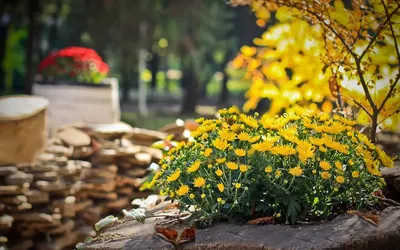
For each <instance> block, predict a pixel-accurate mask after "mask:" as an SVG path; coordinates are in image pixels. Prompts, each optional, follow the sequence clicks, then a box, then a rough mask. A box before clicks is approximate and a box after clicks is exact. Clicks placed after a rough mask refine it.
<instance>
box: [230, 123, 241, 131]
mask: <svg viewBox="0 0 400 250" xmlns="http://www.w3.org/2000/svg"><path fill="white" fill-rule="evenodd" d="M231 130H232V131H233V132H235V133H237V132H239V131H240V130H241V127H240V124H237V123H234V124H232V125H231Z"/></svg>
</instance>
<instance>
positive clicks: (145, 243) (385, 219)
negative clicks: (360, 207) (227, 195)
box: [85, 207, 400, 250]
mask: <svg viewBox="0 0 400 250" xmlns="http://www.w3.org/2000/svg"><path fill="white" fill-rule="evenodd" d="M159 221H160V220H159V219H158V220H157V219H155V218H149V219H147V220H146V222H145V224H140V223H138V222H135V221H127V222H124V223H122V224H119V225H117V226H115V227H113V228H111V229H109V230H107V231H105V232H104V233H102V234H100V236H98V237H97V238H96V239H95V241H93V242H91V243H90V244H86V248H85V249H87V250H100V249H101V250H114V249H135V250H140V249H171V250H172V249H175V248H174V247H173V246H172V244H170V243H168V242H166V241H164V240H162V239H161V238H159V237H157V236H155V234H154V226H155V224H156V223H157V222H159ZM399 229H400V207H389V208H387V209H385V210H384V211H382V213H381V214H380V222H379V223H378V225H377V226H375V225H373V224H371V223H369V222H367V221H365V220H364V219H362V218H360V217H358V216H355V215H340V216H338V217H336V218H335V219H334V220H333V221H330V222H326V223H321V224H317V225H301V226H299V225H297V226H287V225H264V226H257V225H235V224H227V223H222V224H216V225H214V226H213V227H211V228H207V229H199V230H197V232H196V240H195V241H194V242H189V243H186V244H183V245H181V247H180V249H187V250H195V249H196V250H200V249H204V250H206V249H207V250H208V249H217V250H228V249H239V250H240V249H246V250H247V249H255V250H257V249H264V250H267V249H269V250H273V249H298V250H300V249H301V250H303V249H304V250H306V249H307V250H308V249H332V250H333V249H346V250H347V249H356V250H357V249H359V250H361V249H362V250H365V249H380V250H384V249H388V250H389V249H399V246H400V230H399Z"/></svg>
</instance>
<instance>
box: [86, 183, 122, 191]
mask: <svg viewBox="0 0 400 250" xmlns="http://www.w3.org/2000/svg"><path fill="white" fill-rule="evenodd" d="M115 187H116V183H115V181H109V182H107V183H101V184H93V183H88V184H86V185H85V189H86V190H94V191H103V192H111V191H114V189H115Z"/></svg>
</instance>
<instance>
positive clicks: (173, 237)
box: [155, 226, 196, 246]
mask: <svg viewBox="0 0 400 250" xmlns="http://www.w3.org/2000/svg"><path fill="white" fill-rule="evenodd" d="M155 234H156V235H157V236H159V237H161V238H162V239H163V240H166V241H168V242H171V243H172V244H174V245H175V246H178V245H180V244H183V243H185V242H189V241H193V240H195V237H196V228H194V227H186V228H185V229H184V230H183V231H182V232H181V233H180V234H179V232H178V231H177V230H175V229H173V228H169V227H163V226H155Z"/></svg>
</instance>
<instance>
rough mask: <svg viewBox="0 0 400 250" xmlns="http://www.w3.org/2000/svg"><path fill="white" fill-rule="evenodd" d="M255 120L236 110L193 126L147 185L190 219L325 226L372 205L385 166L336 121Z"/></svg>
mask: <svg viewBox="0 0 400 250" xmlns="http://www.w3.org/2000/svg"><path fill="white" fill-rule="evenodd" d="M294 110H295V111H294V112H293V113H287V114H284V115H283V116H276V117H273V118H268V119H261V120H258V119H257V118H256V117H252V116H247V115H245V114H242V113H240V112H239V110H238V109H237V108H236V107H231V108H229V109H228V110H226V109H223V110H220V111H219V114H220V116H221V118H220V119H211V120H205V119H203V118H200V119H198V120H197V122H198V123H199V124H200V127H199V128H198V129H197V130H196V131H194V132H193V137H194V140H193V141H189V142H187V143H183V142H182V143H180V144H179V145H178V146H177V147H176V148H174V149H172V150H170V151H169V153H168V155H167V156H166V157H164V158H163V159H162V160H161V162H160V164H161V171H160V172H158V173H157V174H156V175H155V177H154V179H153V181H152V182H153V184H155V185H156V186H158V187H159V188H160V190H161V191H162V192H164V193H165V194H168V195H169V196H170V197H172V198H173V199H177V200H179V202H180V204H181V206H182V209H183V210H192V211H193V210H194V215H195V216H196V217H197V218H211V219H214V218H220V219H221V218H222V219H228V220H237V219H239V220H247V219H250V218H255V217H259V216H275V217H276V218H277V220H281V221H282V222H285V221H286V222H287V221H291V222H292V223H294V222H295V221H296V220H298V219H302V220H305V219H329V218H330V216H332V215H333V214H335V213H340V212H344V211H346V210H347V209H364V208H368V207H370V206H373V205H374V204H375V203H376V202H377V200H376V198H375V197H374V192H376V191H378V190H380V189H381V188H382V187H383V185H384V181H383V179H382V178H381V174H380V171H379V170H380V168H381V167H382V166H386V167H392V166H393V161H392V159H391V158H390V157H389V156H387V155H386V154H385V153H384V152H383V151H382V150H381V149H379V148H378V147H377V146H375V145H374V144H372V143H371V142H370V141H369V139H368V138H367V137H366V136H365V135H363V134H361V133H358V132H357V131H356V130H355V129H354V128H353V126H354V125H355V122H354V121H351V120H348V119H346V118H344V117H341V116H338V115H334V116H333V117H330V115H329V114H325V113H317V112H310V111H306V110H304V109H301V108H296V109H294Z"/></svg>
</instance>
